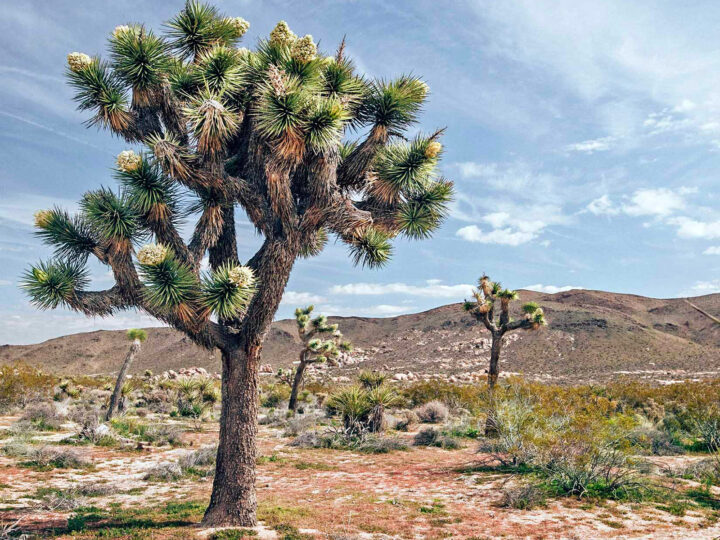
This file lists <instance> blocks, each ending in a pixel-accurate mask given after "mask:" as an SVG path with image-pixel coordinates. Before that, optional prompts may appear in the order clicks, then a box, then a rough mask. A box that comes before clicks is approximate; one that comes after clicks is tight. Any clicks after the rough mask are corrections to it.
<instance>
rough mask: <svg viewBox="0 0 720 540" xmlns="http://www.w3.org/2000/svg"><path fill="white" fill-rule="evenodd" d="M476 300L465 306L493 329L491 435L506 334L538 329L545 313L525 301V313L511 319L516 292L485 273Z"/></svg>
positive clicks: (488, 424) (532, 303)
mask: <svg viewBox="0 0 720 540" xmlns="http://www.w3.org/2000/svg"><path fill="white" fill-rule="evenodd" d="M473 298H474V301H467V300H466V301H465V303H464V304H463V308H464V309H465V311H467V312H469V313H470V314H471V315H472V316H473V317H475V320H476V321H478V322H481V323H483V325H484V326H485V328H487V330H488V331H489V332H490V336H491V339H492V345H491V347H490V367H489V369H488V379H487V381H488V401H489V405H490V407H489V411H488V417H487V422H486V424H485V434H486V435H488V434H492V433H494V432H495V430H496V425H495V384H496V383H497V380H498V375H499V373H500V366H499V361H500V351H501V350H502V345H503V336H504V335H505V334H506V333H508V332H512V331H514V330H520V329H522V330H537V329H538V328H540V327H541V326H543V325H545V324H546V322H545V314H544V313H543V310H542V308H541V307H540V306H539V305H538V304H536V303H535V302H527V303H525V304H523V306H522V311H523V313H524V316H523V317H522V318H521V319H518V320H512V319H511V318H510V302H512V301H514V300H518V298H519V296H518V293H517V292H516V291H511V290H509V289H503V288H502V286H501V285H500V282H492V281H490V278H489V277H488V276H485V275H483V276H482V277H481V278H480V280H479V287H478V289H476V290H474V291H473ZM498 302H499V304H500V305H499V307H500V316H499V317H495V314H496V307H497V306H496V304H497V303H498Z"/></svg>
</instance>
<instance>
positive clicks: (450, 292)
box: [330, 280, 473, 298]
mask: <svg viewBox="0 0 720 540" xmlns="http://www.w3.org/2000/svg"><path fill="white" fill-rule="evenodd" d="M430 281H433V283H430V282H428V283H427V285H425V286H417V285H408V284H407V283H348V284H347V285H335V286H333V287H331V288H330V294H334V295H335V294H347V295H356V296H378V295H383V294H404V295H410V296H421V297H426V298H458V297H462V296H463V295H466V294H469V293H470V291H471V290H472V288H473V286H472V285H468V284H459V285H440V284H439V283H434V281H435V280H430Z"/></svg>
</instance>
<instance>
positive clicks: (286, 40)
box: [270, 21, 297, 47]
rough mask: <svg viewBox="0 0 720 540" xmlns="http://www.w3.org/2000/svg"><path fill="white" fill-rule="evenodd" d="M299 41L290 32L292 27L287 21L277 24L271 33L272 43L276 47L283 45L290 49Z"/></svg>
mask: <svg viewBox="0 0 720 540" xmlns="http://www.w3.org/2000/svg"><path fill="white" fill-rule="evenodd" d="M296 39H297V36H296V35H295V34H294V33H293V31H292V30H290V27H289V26H288V25H287V23H286V22H285V21H280V22H279V23H277V25H276V26H275V28H273V30H272V32H270V43H271V44H273V45H275V46H276V47H282V46H283V45H284V46H286V47H289V46H290V45H292V44H293V42H294V41H295V40H296Z"/></svg>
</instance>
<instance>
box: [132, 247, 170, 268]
mask: <svg viewBox="0 0 720 540" xmlns="http://www.w3.org/2000/svg"><path fill="white" fill-rule="evenodd" d="M167 256H168V248H166V247H165V246H163V245H162V244H146V245H144V246H143V247H141V248H140V249H139V250H138V253H137V258H138V261H140V264H144V265H147V266H157V265H158V264H160V263H161V262H163V261H164V260H165V259H166V258H167Z"/></svg>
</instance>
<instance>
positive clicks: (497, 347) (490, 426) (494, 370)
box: [485, 332, 503, 436]
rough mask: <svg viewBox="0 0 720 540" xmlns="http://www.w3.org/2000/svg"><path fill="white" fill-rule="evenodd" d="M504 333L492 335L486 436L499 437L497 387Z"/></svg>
mask: <svg viewBox="0 0 720 540" xmlns="http://www.w3.org/2000/svg"><path fill="white" fill-rule="evenodd" d="M502 337H503V335H502V332H493V333H492V346H491V348H490V366H489V369H488V414H487V419H486V421H485V436H494V435H497V415H496V411H495V385H496V384H497V380H498V376H499V375H500V365H499V364H500V351H501V349H502Z"/></svg>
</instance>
